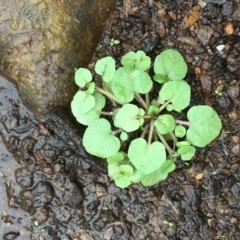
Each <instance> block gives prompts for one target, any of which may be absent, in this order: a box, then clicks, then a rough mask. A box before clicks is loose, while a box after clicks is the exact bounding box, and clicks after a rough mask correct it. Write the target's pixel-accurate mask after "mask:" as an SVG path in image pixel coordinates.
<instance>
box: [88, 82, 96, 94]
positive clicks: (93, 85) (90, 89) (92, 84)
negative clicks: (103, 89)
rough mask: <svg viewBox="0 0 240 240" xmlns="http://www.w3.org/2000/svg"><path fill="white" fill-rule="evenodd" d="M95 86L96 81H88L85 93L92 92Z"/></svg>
mask: <svg viewBox="0 0 240 240" xmlns="http://www.w3.org/2000/svg"><path fill="white" fill-rule="evenodd" d="M95 86H96V83H95V82H90V83H89V84H88V87H87V94H88V95H90V94H93V93H94V91H95Z"/></svg>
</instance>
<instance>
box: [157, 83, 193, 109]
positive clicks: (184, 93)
mask: <svg viewBox="0 0 240 240" xmlns="http://www.w3.org/2000/svg"><path fill="white" fill-rule="evenodd" d="M190 91H191V89H190V86H189V84H188V83H187V82H186V81H184V80H179V81H170V82H167V83H165V84H164V85H163V87H162V89H161V90H160V92H159V96H160V98H161V99H163V100H165V101H168V100H170V101H171V103H172V107H173V109H174V110H175V111H177V112H181V110H183V109H184V108H186V107H187V106H188V105H189V103H190Z"/></svg>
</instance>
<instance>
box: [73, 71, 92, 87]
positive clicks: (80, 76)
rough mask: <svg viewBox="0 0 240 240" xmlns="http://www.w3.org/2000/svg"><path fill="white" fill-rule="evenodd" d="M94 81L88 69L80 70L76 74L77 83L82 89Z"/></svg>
mask: <svg viewBox="0 0 240 240" xmlns="http://www.w3.org/2000/svg"><path fill="white" fill-rule="evenodd" d="M91 81H92V74H91V72H90V71H89V70H88V69H86V68H79V69H78V70H77V71H76V72H75V83H76V84H77V85H78V86H79V87H80V88H83V87H85V85H86V83H88V82H91Z"/></svg>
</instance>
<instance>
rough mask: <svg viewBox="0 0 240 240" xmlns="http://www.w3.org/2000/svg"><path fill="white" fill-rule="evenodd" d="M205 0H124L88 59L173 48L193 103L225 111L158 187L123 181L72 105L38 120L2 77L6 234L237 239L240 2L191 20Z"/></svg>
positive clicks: (210, 4)
mask: <svg viewBox="0 0 240 240" xmlns="http://www.w3.org/2000/svg"><path fill="white" fill-rule="evenodd" d="M202 2H204V1H195V0H193V1H180V0H179V1H177V0H176V1H172V0H171V1H167V0H162V1H154V0H151V1H150V0H149V1H147V0H141V1H140V0H132V1H130V0H124V1H117V6H116V10H115V11H114V12H113V14H112V16H111V18H110V19H109V22H108V25H107V27H106V30H105V33H104V35H103V38H102V41H101V42H100V43H99V45H98V48H97V49H96V53H95V55H94V58H93V61H92V63H91V64H90V67H91V66H92V64H93V63H94V62H95V61H96V60H97V59H98V58H101V57H103V56H106V55H111V56H113V57H114V58H116V59H117V61H119V59H120V57H121V56H122V55H123V54H124V53H126V52H128V51H130V50H137V49H142V50H144V51H146V52H148V54H149V55H150V56H151V57H152V58H153V59H154V57H155V56H156V55H157V54H158V53H159V52H161V51H162V50H163V49H166V48H176V49H178V50H179V51H180V52H181V53H182V54H183V56H184V57H185V59H186V61H187V63H188V66H189V72H188V75H187V77H186V80H187V81H188V82H189V84H190V85H191V87H192V102H191V105H199V104H208V105H211V106H212V107H213V108H214V109H215V110H216V111H217V112H218V114H219V115H220V117H221V119H222V122H223V130H222V133H221V135H220V136H219V138H218V139H216V140H215V141H214V142H212V143H211V144H210V145H209V146H208V147H206V148H203V149H198V151H197V153H196V156H195V157H194V159H193V160H192V161H191V162H190V163H189V165H185V164H184V163H182V162H181V161H179V162H178V164H177V170H176V171H175V172H174V173H172V174H171V175H170V176H169V177H168V178H167V179H166V180H165V181H163V182H161V183H159V184H156V185H155V186H153V187H151V188H144V187H142V186H139V185H132V186H131V187H130V188H127V189H119V188H116V186H115V185H114V182H113V181H111V180H110V179H109V177H108V176H107V175H106V165H105V163H104V161H103V160H101V159H96V158H93V157H91V156H89V155H88V154H86V152H85V151H84V149H83V148H82V146H81V136H82V134H83V131H84V128H82V127H81V126H79V125H78V124H77V123H76V122H75V121H74V119H73V117H72V115H71V112H70V111H69V110H68V109H67V110H66V111H63V110H62V111H60V112H53V113H51V114H49V115H48V116H46V121H45V122H38V121H36V120H35V119H34V118H33V115H32V113H31V112H29V111H28V109H26V108H25V107H24V106H23V104H22V102H21V98H20V97H19V95H18V91H17V89H16V88H15V86H14V84H13V83H11V82H9V81H7V80H6V79H5V78H0V102H1V103H0V134H1V138H0V141H1V142H0V175H1V176H0V188H1V191H0V203H1V205H0V206H1V207H0V210H1V211H0V216H1V219H2V221H1V222H0V236H1V237H2V239H4V240H9V239H34V240H35V239H53V240H55V239H56V240H58V239H64V240H68V239H69V240H70V239H76V240H77V239H81V240H85V239H86V240H91V239H93V240H104V239H108V240H110V239H111V240H118V239H119V240H120V239H121V240H136V239H137V240H209V239H210V240H215V239H224V240H238V239H240V205H239V199H240V139H239V133H240V120H239V115H240V101H239V78H240V76H239V70H240V65H239V62H240V59H239V53H240V45H239V42H240V41H239V40H240V31H239V29H240V23H239V20H238V14H239V13H238V4H239V3H238V2H237V1H225V0H221V1H212V0H207V1H206V2H205V3H207V4H206V5H205V6H204V8H203V10H202V12H201V16H200V17H199V19H198V21H197V22H196V23H195V24H193V25H192V26H190V27H189V28H187V29H184V28H183V27H182V26H183V22H184V17H185V15H186V13H187V12H188V11H189V10H190V9H191V8H192V7H194V6H196V5H197V4H198V3H202ZM230 25H231V26H232V27H231V26H230ZM229 26H230V27H229ZM227 27H228V28H227ZM230 30H231V31H230ZM111 39H117V40H119V41H120V43H119V44H116V45H113V46H111V45H110V41H111ZM219 45H224V49H223V50H221V51H219V50H218V49H217V48H216V47H218V46H219ZM216 90H217V91H216Z"/></svg>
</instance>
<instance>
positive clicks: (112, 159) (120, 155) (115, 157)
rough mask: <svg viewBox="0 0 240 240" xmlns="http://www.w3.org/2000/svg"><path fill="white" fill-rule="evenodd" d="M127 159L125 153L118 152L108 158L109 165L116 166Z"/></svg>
mask: <svg viewBox="0 0 240 240" xmlns="http://www.w3.org/2000/svg"><path fill="white" fill-rule="evenodd" d="M124 159H125V154H124V153H123V152H117V153H114V154H113V155H111V156H109V157H108V158H107V163H108V164H115V163H119V162H121V161H123V160H124Z"/></svg>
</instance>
